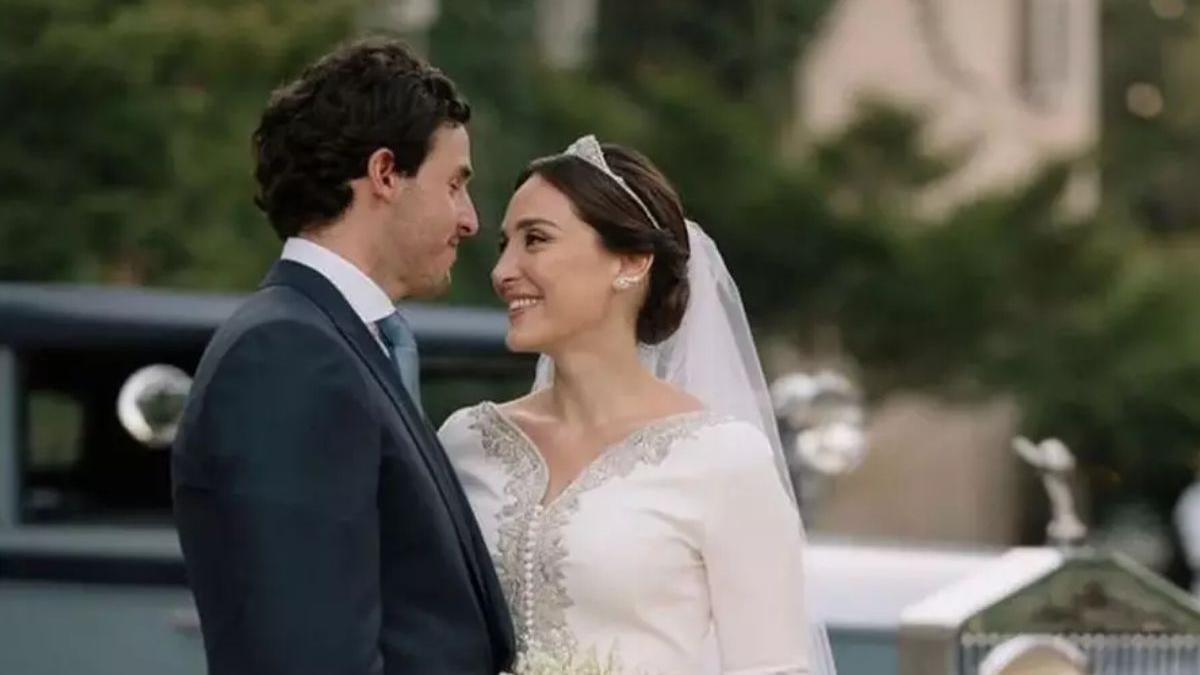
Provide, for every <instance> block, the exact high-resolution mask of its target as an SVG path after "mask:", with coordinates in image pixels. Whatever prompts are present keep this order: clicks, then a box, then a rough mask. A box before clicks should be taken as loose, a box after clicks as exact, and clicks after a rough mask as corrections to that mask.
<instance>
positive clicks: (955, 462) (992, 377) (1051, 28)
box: [0, 0, 1200, 587]
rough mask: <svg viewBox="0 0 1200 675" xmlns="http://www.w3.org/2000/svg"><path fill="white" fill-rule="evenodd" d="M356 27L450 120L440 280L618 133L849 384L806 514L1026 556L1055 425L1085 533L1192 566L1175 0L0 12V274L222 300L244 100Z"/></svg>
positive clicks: (819, 360)
mask: <svg viewBox="0 0 1200 675" xmlns="http://www.w3.org/2000/svg"><path fill="white" fill-rule="evenodd" d="M368 32H387V33H392V34H399V35H402V36H404V37H405V38H407V39H408V40H409V41H410V42H411V43H413V44H414V45H416V46H417V47H418V48H419V49H420V51H422V52H423V53H424V54H426V55H427V56H428V57H429V59H430V60H431V61H432V62H433V63H434V64H436V65H438V66H439V67H440V68H442V69H443V70H444V71H445V72H446V73H447V74H449V75H450V76H451V77H452V78H453V79H454V80H455V81H456V82H457V83H458V84H459V85H460V87H461V89H462V90H463V91H464V92H465V94H466V96H467V98H468V99H469V100H470V102H471V104H472V106H473V108H474V118H473V120H472V124H471V134H472V139H473V145H474V160H475V164H476V167H477V172H478V173H477V175H478V179H477V181H476V182H475V183H474V184H473V185H474V196H475V199H476V203H477V205H478V207H479V210H480V216H481V222H482V223H483V226H484V229H483V232H482V234H481V236H480V237H478V238H477V239H476V240H475V241H474V242H471V243H470V244H468V245H466V246H464V249H463V251H462V252H461V253H462V255H461V257H460V262H459V268H458V269H457V270H456V274H455V287H454V290H453V294H452V296H451V297H450V298H449V302H451V303H455V304H468V305H495V301H494V299H493V297H492V293H491V289H490V286H489V282H488V276H487V273H488V271H489V270H490V268H491V265H492V264H493V262H494V259H495V250H496V247H495V233H496V227H497V224H498V222H499V219H500V217H501V216H502V214H503V209H504V205H505V202H506V200H507V197H508V195H509V194H510V192H511V190H512V188H513V181H514V179H515V177H516V175H517V173H518V171H519V169H520V168H521V167H522V166H523V165H524V164H525V163H526V162H527V161H528V160H529V159H531V158H532V157H536V156H540V155H545V154H550V153H553V152H556V151H558V150H559V149H561V148H563V147H565V145H566V144H567V143H568V142H569V141H570V140H572V139H573V138H575V137H577V136H579V135H581V134H583V133H586V132H594V133H596V134H597V135H598V136H600V137H601V138H602V139H604V140H609V141H613V142H620V143H624V144H628V145H631V146H634V147H636V148H639V149H640V150H642V151H643V152H645V153H646V154H647V155H649V156H650V157H651V158H652V159H653V160H654V161H655V162H657V163H658V164H659V165H660V166H661V167H662V168H663V169H664V171H665V172H666V173H667V175H668V176H669V177H670V178H671V179H672V180H673V181H674V183H675V185H676V186H677V188H678V189H679V191H680V193H681V195H682V197H683V200H684V203H685V205H686V207H687V209H688V211H689V214H690V216H691V218H692V219H694V220H696V221H698V222H699V223H701V224H702V225H703V226H704V227H705V228H706V229H707V230H708V231H709V232H710V233H711V234H712V235H713V236H714V238H715V239H716V240H717V242H718V243H719V245H720V246H721V247H722V250H723V253H724V255H725V256H726V259H727V262H728V264H729V267H730V268H731V271H732V272H733V275H734V276H735V278H736V279H737V280H738V282H739V285H740V288H741V292H742V295H743V299H744V301H745V303H746V306H747V308H748V310H749V312H750V314H751V319H752V321H753V323H754V325H755V329H756V333H757V335H758V338H759V344H760V348H761V350H762V352H763V355H764V360H765V362H766V363H765V365H766V368H767V370H768V371H769V374H770V376H771V377H772V378H777V377H779V376H782V375H785V374H788V373H797V372H807V373H820V372H826V373H835V374H837V376H838V377H840V378H843V379H844V380H845V381H847V382H849V383H851V384H852V386H853V388H854V390H855V391H856V392H857V394H856V395H859V396H861V405H862V409H863V411H864V412H865V416H864V418H863V423H862V424H863V429H864V430H865V444H864V449H865V454H863V455H862V456H861V457H856V458H855V459H854V461H852V462H848V463H847V466H846V467H843V468H844V469H846V470H838V471H832V472H830V475H828V476H823V477H822V478H821V480H820V481H819V484H815V485H812V486H810V487H811V490H812V494H815V495H818V496H819V499H816V500H815V501H813V502H811V503H807V504H806V511H807V512H808V520H809V527H810V529H812V530H814V531H816V532H817V533H818V534H819V535H820V536H822V537H829V538H835V539H845V540H850V541H860V540H866V541H891V542H903V543H905V544H906V545H907V544H911V545H920V546H956V547H973V546H979V547H1007V546H1011V545H1016V544H1040V543H1042V542H1043V541H1044V540H1045V528H1044V524H1045V522H1046V519H1047V514H1048V506H1047V504H1046V500H1045V498H1044V496H1043V495H1042V494H1041V488H1040V486H1039V484H1038V483H1037V482H1036V480H1035V477H1034V476H1033V475H1032V473H1031V472H1030V471H1028V470H1027V469H1026V468H1024V467H1022V466H1021V465H1020V463H1019V461H1018V459H1017V458H1016V457H1015V456H1014V455H1013V453H1012V451H1011V448H1010V441H1011V439H1012V437H1013V436H1015V435H1018V434H1021V435H1026V436H1029V437H1031V438H1043V437H1048V436H1054V437H1057V438H1060V439H1062V440H1063V441H1064V442H1065V443H1066V444H1067V445H1068V446H1069V447H1070V448H1071V449H1072V450H1073V451H1074V452H1075V453H1076V455H1077V456H1078V458H1079V462H1080V464H1079V471H1078V485H1076V486H1075V487H1076V490H1077V492H1078V494H1079V495H1080V498H1081V500H1082V504H1081V509H1082V511H1083V514H1084V519H1085V520H1086V521H1088V522H1089V523H1091V524H1092V525H1093V526H1094V528H1095V529H1094V532H1093V537H1094V539H1095V540H1097V541H1101V542H1104V543H1105V544H1106V545H1110V546H1112V547H1114V548H1117V549H1120V550H1124V551H1127V552H1128V553H1130V554H1131V555H1133V556H1134V557H1135V558H1137V559H1138V560H1140V561H1141V562H1143V563H1145V564H1146V565H1148V566H1149V567H1151V568H1152V569H1155V570H1158V571H1159V572H1161V573H1164V574H1166V575H1168V576H1169V578H1170V579H1172V580H1173V581H1175V582H1176V583H1177V584H1180V585H1182V586H1184V587H1186V586H1188V585H1189V583H1190V581H1191V576H1192V573H1191V570H1190V569H1189V567H1188V565H1187V564H1186V556H1185V555H1184V551H1185V543H1186V542H1185V538H1184V537H1183V536H1182V535H1180V533H1179V529H1178V527H1177V525H1176V520H1175V515H1174V514H1175V508H1176V504H1177V503H1178V501H1179V499H1180V495H1181V494H1182V493H1183V491H1184V490H1185V489H1186V488H1187V487H1188V486H1189V485H1190V484H1191V483H1192V482H1193V481H1194V480H1195V479H1196V473H1197V468H1198V462H1200V300H1198V299H1197V298H1196V291H1197V290H1198V289H1200V265H1197V260H1198V258H1200V248H1198V246H1197V244H1198V243H1200V189H1198V188H1200V184H1198V183H1197V182H1196V181H1198V180H1200V87H1197V86H1196V83H1197V82H1200V7H1196V6H1195V5H1194V3H1193V2H1191V1H1190V0H953V1H950V0H741V1H739V2H731V1H728V0H726V1H720V0H690V1H689V2H680V1H678V0H641V1H639V2H636V3H633V2H617V1H606V0H390V1H387V2H351V1H348V0H306V1H305V2H294V1H284V0H245V1H234V0H0V54H2V57H0V120H3V123H4V131H3V133H2V134H0V280H3V281H37V282H77V283H89V284H90V283H95V284H105V285H121V286H152V287H165V288H171V289H187V290H201V291H221V292H242V291H248V290H250V289H252V288H254V286H255V285H256V284H257V282H258V281H259V279H260V278H261V276H262V275H263V273H264V271H265V270H266V268H267V267H268V265H269V264H270V263H271V261H272V260H273V259H274V258H275V257H276V256H277V255H278V251H279V243H278V242H277V241H276V240H275V239H274V235H273V234H272V232H271V230H270V228H269V227H268V226H267V224H266V222H265V220H264V218H263V216H262V215H261V214H260V213H259V212H258V211H257V210H256V208H255V207H254V206H253V204H252V201H251V197H252V190H253V180H252V175H251V171H252V166H251V161H250V159H251V158H250V152H249V136H250V133H251V131H252V129H253V128H254V126H255V125H256V123H257V118H258V115H259V113H260V111H261V109H262V107H263V105H264V103H265V101H266V99H267V97H268V95H269V93H270V92H271V90H272V89H273V88H274V87H276V86H278V85H279V84H281V83H282V82H284V81H285V80H287V79H288V78H289V77H291V76H293V75H295V74H296V73H297V72H298V70H299V69H300V68H301V67H302V66H303V65H304V64H306V63H307V62H309V61H310V60H312V59H314V58H315V57H317V56H319V55H320V54H322V53H324V52H326V51H328V50H329V49H331V48H332V47H333V46H334V45H335V44H337V43H338V42H340V41H343V40H345V39H348V38H350V37H353V36H356V35H360V34H364V33H368ZM462 403H464V404H465V403H469V401H463V402H462ZM851 465H852V466H851ZM851 468H852V470H849V469H851Z"/></svg>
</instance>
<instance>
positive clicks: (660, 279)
mask: <svg viewBox="0 0 1200 675" xmlns="http://www.w3.org/2000/svg"><path fill="white" fill-rule="evenodd" d="M601 147H602V149H603V151H604V159H605V161H606V162H607V163H608V166H609V168H610V169H612V170H613V172H615V173H616V174H617V175H618V176H620V177H621V178H623V179H624V180H625V184H626V185H628V186H629V188H630V189H631V190H633V191H634V193H636V194H637V196H638V198H639V199H641V200H642V202H643V203H644V204H645V205H646V208H647V209H649V211H650V213H651V215H653V216H654V219H655V220H656V221H658V224H659V225H660V226H661V229H660V228H656V227H655V226H654V224H653V223H651V222H650V220H649V219H648V218H647V217H646V214H645V213H644V212H643V211H642V209H641V208H640V207H639V206H638V205H637V202H635V201H634V200H633V199H631V198H630V197H629V195H628V194H626V193H625V191H624V190H622V189H621V186H620V185H619V184H618V183H617V182H616V181H614V180H613V179H612V178H611V177H609V176H607V175H605V174H604V173H603V172H601V171H600V170H599V169H597V168H595V167H593V166H591V165H590V164H588V163H587V162H586V161H584V160H582V159H580V158H579V157H574V156H571V155H551V156H549V157H543V158H541V159H536V160H534V161H533V162H531V163H530V164H529V166H528V167H526V168H525V170H524V171H522V172H521V175H520V177H519V178H518V179H517V185H516V187H517V188H520V187H521V185H522V184H524V183H525V181H527V180H529V178H530V177H531V176H533V175H535V174H536V175H537V176H539V177H540V178H542V179H543V180H545V181H546V182H548V183H550V184H551V185H553V186H554V187H555V188H556V189H557V190H559V191H560V192H562V193H563V194H564V195H566V197H567V199H568V200H570V202H571V206H572V207H573V208H574V210H575V213H576V214H577V215H578V216H579V217H580V219H582V220H583V221H584V222H585V223H587V224H588V225H591V226H592V228H594V229H595V230H596V232H597V233H598V234H599V235H600V241H601V242H602V243H603V245H604V247H605V248H606V249H608V250H609V251H610V252H612V253H614V254H623V253H624V254H629V253H651V254H653V255H654V262H653V264H652V265H651V267H650V279H649V287H648V288H647V291H646V299H645V302H644V303H643V305H642V307H641V309H640V310H639V312H638V318H637V339H638V342H641V343H643V344H651V345H652V344H657V343H659V342H662V341H663V340H665V339H667V338H668V337H670V336H671V335H672V334H673V333H674V332H675V331H676V330H677V329H678V328H679V324H680V322H681V321H683V313H684V310H685V309H687V302H688V279H687V263H688V255H689V249H688V235H687V225H686V223H685V222H684V215H683V205H682V203H681V202H680V201H679V195H678V194H676V192H675V188H674V187H672V186H671V183H670V181H668V180H667V178H666V176H664V175H663V174H662V172H661V171H659V170H658V167H656V166H654V164H653V163H651V162H650V160H649V159H647V158H646V157H645V156H644V155H642V154H641V153H639V152H637V151H635V150H632V149H630V148H626V147H624V146H620V145H616V144H612V143H605V144H603V145H602V146H601Z"/></svg>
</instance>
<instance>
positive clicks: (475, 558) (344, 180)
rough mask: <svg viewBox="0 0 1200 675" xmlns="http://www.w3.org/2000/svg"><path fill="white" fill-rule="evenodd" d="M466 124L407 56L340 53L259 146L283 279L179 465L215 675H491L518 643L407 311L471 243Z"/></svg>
mask: <svg viewBox="0 0 1200 675" xmlns="http://www.w3.org/2000/svg"><path fill="white" fill-rule="evenodd" d="M469 117H470V110H469V108H468V107H467V105H466V103H464V102H463V101H462V100H461V99H460V98H459V97H458V94H457V93H456V91H455V87H454V85H453V83H451V81H450V80H449V79H447V78H446V77H445V76H443V75H442V74H441V73H440V72H438V71H437V70H436V69H434V68H431V67H430V66H429V65H427V64H425V63H424V62H422V61H421V60H420V59H418V58H417V57H415V56H414V55H413V54H412V53H411V52H410V51H409V50H408V49H407V48H406V47H405V46H404V45H403V44H401V43H398V42H395V41H389V40H372V41H364V42H358V43H355V44H351V45H348V46H345V47H343V48H341V49H339V50H337V51H336V52H334V53H332V54H330V55H328V56H326V57H325V58H323V59H321V60H320V61H319V62H317V63H316V64H314V65H312V66H310V67H309V68H308V69H307V70H305V71H304V73H303V74H302V75H301V76H300V78H299V79H298V80H296V81H295V82H292V83H291V84H289V85H287V86H285V87H283V88H282V89H280V90H278V91H277V92H275V94H274V95H273V96H272V98H271V101H270V103H269V105H268V107H267V109H266V111H265V112H264V113H263V116H262V120H261V123H260V125H259V127H258V129H257V131H256V132H255V133H254V139H253V140H254V151H255V157H256V161H257V169H256V172H255V176H256V178H257V181H258V197H257V200H256V201H257V203H258V205H259V206H260V207H261V208H262V209H263V211H265V212H266V214H267V216H268V218H269V220H270V222H271V225H272V226H273V228H274V229H275V232H276V233H277V234H278V235H279V237H280V238H281V239H283V240H284V242H285V243H284V246H283V254H282V259H281V260H280V261H279V262H277V263H276V264H275V266H274V267H273V268H272V269H271V271H270V274H268V276H267V278H266V280H265V281H264V282H263V284H262V286H261V287H260V288H259V290H258V292H257V293H255V294H254V295H253V296H251V297H250V299H249V300H248V301H247V302H246V303H245V304H244V305H243V306H242V307H241V308H240V309H239V310H238V311H237V313H236V314H234V316H233V317H232V318H230V319H229V321H228V322H226V323H225V325H223V326H222V327H221V328H220V330H218V331H217V333H216V335H215V336H214V337H213V340H212V342H211V343H210V344H209V347H208V349H207V351H206V352H205V354H204V358H203V359H202V360H201V362H200V365H199V367H198V369H197V372H196V378H195V385H194V387H193V390H192V394H191V398H190V400H189V402H188V406H187V411H186V413H185V416H184V420H183V423H182V426H181V428H180V433H179V437H178V440H177V442H176V445H175V448H174V453H173V456H172V481H173V487H174V497H175V515H176V520H177V523H178V526H179V535H180V541H181V543H182V546H183V552H184V556H185V559H186V562H187V571H188V577H189V580H190V583H191V587H192V590H193V592H194V594H195V598H196V603H197V607H198V609H199V612H200V620H201V627H202V630H203V635H204V645H205V650H206V652H207V655H208V665H209V672H210V673H212V674H214V675H306V674H310V673H311V674H312V675H360V674H361V675H368V674H372V675H374V674H381V675H382V674H386V675H401V674H405V675H407V674H413V675H424V674H429V675H434V674H436V675H458V674H463V675H485V674H487V675H490V674H494V673H496V672H497V671H500V670H504V669H507V668H508V666H509V665H510V662H511V660H512V653H513V636H512V626H511V624H510V621H509V618H508V612H507V609H506V607H505V604H504V598H503V596H502V595H501V592H500V589H499V584H498V582H497V580H496V577H495V573H494V572H493V569H492V566H491V563H490V560H489V557H488V552H487V549H486V548H485V546H484V544H483V541H482V539H481V537H480V534H479V532H478V530H477V529H476V525H475V521H474V519H473V517H472V514H471V512H470V511H469V509H468V505H467V502H466V500H465V498H464V496H463V493H462V490H461V488H460V486H459V484H458V483H457V482H456V479H455V477H454V474H453V472H452V470H451V468H450V466H449V463H448V461H447V458H446V456H445V454H444V452H443V450H442V448H441V446H440V445H439V444H438V441H437V438H436V436H435V434H434V432H433V430H432V429H431V428H430V426H429V424H428V422H427V421H426V420H425V417H424V415H423V414H422V413H421V408H420V401H419V398H418V396H417V388H418V384H417V372H416V366H417V364H416V344H415V341H414V340H413V336H412V333H411V332H410V331H409V330H408V327H407V325H406V323H405V322H404V320H403V318H402V317H401V316H400V315H398V314H397V313H396V312H395V309H394V306H395V303H396V302H397V301H399V300H401V299H403V298H415V297H430V296H434V295H437V294H439V293H441V292H443V291H444V290H445V289H446V288H447V286H448V284H449V279H450V268H451V266H452V264H453V263H454V259H455V249H456V247H457V245H458V243H459V242H460V241H462V240H463V239H465V238H468V237H471V236H474V235H475V233H476V232H477V231H478V223H477V221H476V216H475V208H474V206H473V205H472V203H471V198H470V196H469V194H468V192H467V181H468V179H469V178H470V175H471V166H470V145H469V139H468V135H467V128H466V124H467V121H468V119H469Z"/></svg>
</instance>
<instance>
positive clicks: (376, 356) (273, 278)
mask: <svg viewBox="0 0 1200 675" xmlns="http://www.w3.org/2000/svg"><path fill="white" fill-rule="evenodd" d="M274 285H283V286H288V287H291V288H294V289H296V290H298V291H300V292H301V293H303V294H304V295H305V296H307V297H308V298H309V299H310V300H312V301H313V302H314V303H315V304H316V305H317V306H318V307H319V308H321V310H322V311H324V312H325V313H326V314H327V315H328V316H329V318H330V319H331V320H332V321H333V324H334V326H336V327H337V329H338V331H339V332H340V333H341V334H342V336H343V337H344V338H346V341H347V342H349V344H350V346H351V347H352V348H353V349H354V351H355V352H356V353H357V354H358V356H359V358H361V359H362V360H363V361H365V362H366V364H367V366H368V367H369V368H370V370H371V373H372V374H373V375H374V376H375V379H376V380H378V382H379V383H380V385H381V386H382V387H383V389H384V391H385V392H387V395H388V398H390V399H391V401H392V403H393V404H395V407H396V412H397V414H398V415H399V416H400V419H401V420H402V421H403V423H404V426H405V427H406V428H407V429H408V432H409V434H410V435H411V436H412V438H413V439H414V440H415V441H416V446H417V452H418V454H420V455H421V459H422V460H423V462H424V463H425V466H426V468H427V469H428V470H429V473H430V475H431V476H432V477H433V481H434V484H435V485H436V486H437V490H438V493H439V494H440V495H441V497H442V502H443V503H444V504H445V506H446V510H447V511H448V512H449V513H450V516H451V518H450V519H451V521H452V522H453V524H454V531H455V534H456V536H457V537H458V543H459V546H460V548H461V549H462V550H463V554H464V557H465V558H466V560H467V567H468V568H469V569H470V571H471V579H472V582H473V583H474V586H475V591H476V593H477V595H478V596H479V597H480V598H481V600H482V601H483V602H484V604H485V607H486V609H487V610H488V611H491V612H493V613H495V612H496V611H497V610H498V609H501V608H497V607H495V602H494V598H492V597H491V594H490V593H488V592H487V591H486V590H485V589H487V588H488V585H487V584H486V583H485V582H484V580H483V576H482V573H481V571H480V568H479V560H478V556H477V550H476V548H475V547H474V546H473V545H472V541H473V538H472V537H471V536H470V534H469V528H470V527H471V525H470V523H471V521H470V520H467V519H468V518H473V517H474V516H472V515H471V514H469V513H467V512H466V508H467V507H466V504H465V497H464V496H463V495H462V491H461V490H460V489H459V488H458V485H457V483H456V482H454V481H455V480H456V479H455V478H454V477H453V475H452V469H451V468H450V466H449V461H448V459H447V458H446V455H445V452H444V451H443V450H442V449H441V443H440V442H439V441H438V439H437V434H436V433H435V432H434V430H433V428H432V427H431V426H430V425H429V422H428V421H427V420H426V419H425V416H424V415H422V414H421V413H420V412H419V411H418V410H417V408H416V406H415V405H413V402H412V399H410V398H409V396H408V392H407V390H405V389H404V385H403V383H402V382H401V381H400V373H399V372H398V371H397V370H396V369H395V367H394V366H393V365H392V362H391V361H389V360H388V358H387V357H386V356H384V354H383V350H381V349H380V348H379V345H378V343H376V342H375V338H374V337H373V336H372V335H371V333H370V331H369V330H367V327H366V325H365V324H364V323H363V322H362V320H361V319H359V317H358V315H357V314H355V313H354V310H353V309H351V307H350V304H349V303H347V302H346V300H345V298H343V297H342V294H341V293H340V292H339V291H338V290H337V288H336V287H334V286H333V284H331V283H330V282H329V281H328V280H327V279H325V277H323V276H321V275H320V274H319V273H318V272H316V271H315V270H312V269H309V268H308V267H305V266H304V265H301V264H299V263H294V262H290V261H287V260H281V261H279V262H277V263H275V266H274V267H272V268H271V272H270V273H269V274H268V275H267V278H266V280H265V281H264V282H263V286H264V287H266V286H274Z"/></svg>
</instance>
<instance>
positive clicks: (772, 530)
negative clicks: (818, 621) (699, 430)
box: [702, 424, 810, 675]
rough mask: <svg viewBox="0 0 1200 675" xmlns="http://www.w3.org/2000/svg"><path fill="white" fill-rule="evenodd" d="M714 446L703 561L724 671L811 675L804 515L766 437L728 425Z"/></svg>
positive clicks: (743, 674) (746, 674)
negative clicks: (788, 490)
mask: <svg viewBox="0 0 1200 675" xmlns="http://www.w3.org/2000/svg"><path fill="white" fill-rule="evenodd" d="M725 429H726V431H725V432H724V433H722V434H717V435H714V438H713V441H714V442H716V443H720V444H722V447H718V448H712V450H713V455H712V456H713V457H714V463H715V466H714V467H713V471H712V475H711V480H710V481H708V483H707V484H708V486H709V490H708V491H707V494H706V495H705V498H704V499H705V507H706V508H705V518H704V519H705V531H704V540H703V545H702V546H703V547H702V555H703V559H704V565H705V569H706V574H707V578H708V590H709V595H710V598H711V603H712V614H713V622H714V625H715V630H716V637H717V643H718V645H719V648H720V652H721V665H722V671H723V672H724V673H726V674H729V675H734V674H736V675H767V674H770V675H794V674H803V673H808V672H809V654H810V649H809V646H808V645H809V622H808V619H807V616H806V611H805V598H804V568H803V549H804V536H803V533H802V530H801V525H800V516H799V513H798V511H797V510H796V507H795V506H794V504H793V503H792V501H791V499H789V497H788V496H787V494H786V492H785V491H784V487H783V483H782V482H781V481H780V479H779V475H778V473H777V471H776V468H775V464H774V460H773V456H772V450H771V447H770V445H769V443H768V441H767V439H766V437H765V436H763V435H762V433H761V432H760V431H759V430H758V429H757V428H754V427H752V426H750V425H746V424H733V425H728V426H727V427H726V428H725Z"/></svg>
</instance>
